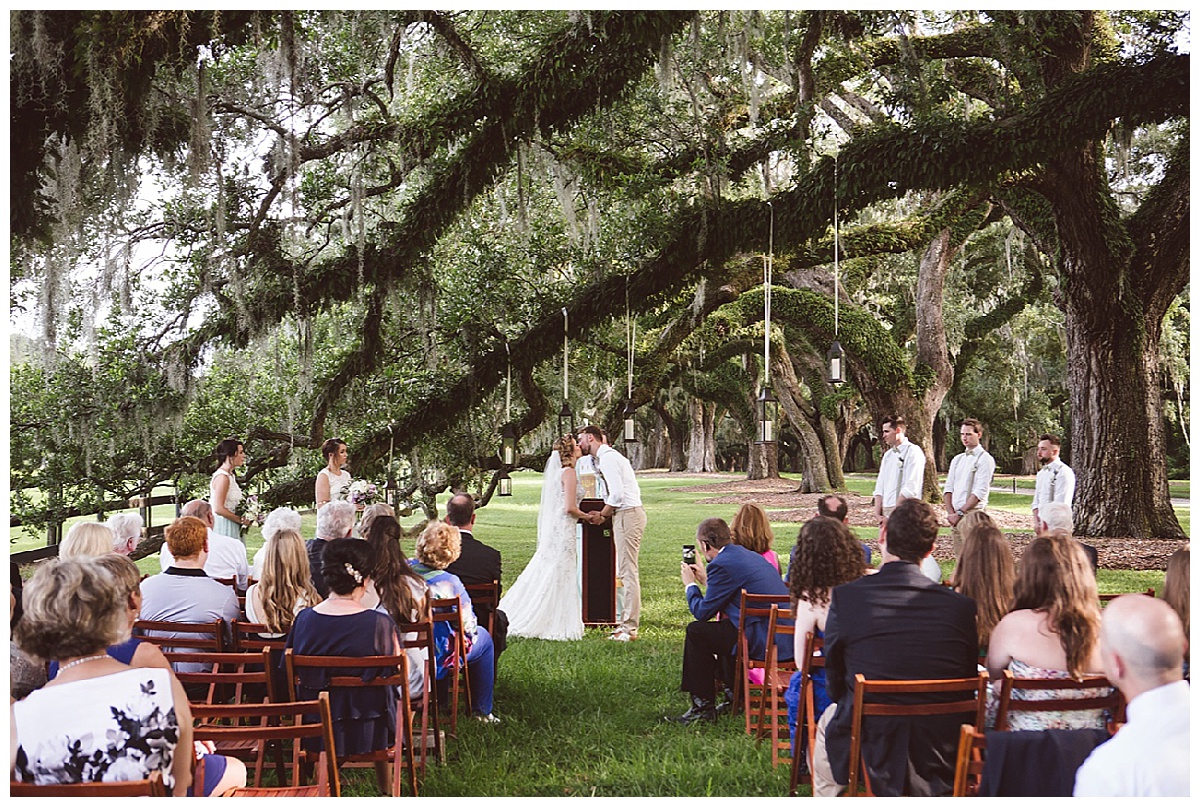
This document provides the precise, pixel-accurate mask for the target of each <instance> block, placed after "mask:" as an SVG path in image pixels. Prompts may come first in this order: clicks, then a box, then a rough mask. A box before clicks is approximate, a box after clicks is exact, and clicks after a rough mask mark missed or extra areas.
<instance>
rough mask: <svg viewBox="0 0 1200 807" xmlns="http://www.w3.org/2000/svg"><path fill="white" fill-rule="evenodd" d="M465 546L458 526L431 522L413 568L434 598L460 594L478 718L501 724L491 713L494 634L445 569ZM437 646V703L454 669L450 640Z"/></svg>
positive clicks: (494, 660) (468, 663) (468, 666)
mask: <svg viewBox="0 0 1200 807" xmlns="http://www.w3.org/2000/svg"><path fill="white" fill-rule="evenodd" d="M461 549H462V539H461V538H460V537H459V534H458V528H457V527H452V526H450V525H449V524H447V523H446V522H444V521H431V522H429V524H428V525H426V527H425V530H424V531H423V532H422V533H421V535H420V537H418V538H417V559H416V560H415V561H413V562H412V567H413V571H415V572H416V573H417V574H419V575H421V577H422V578H424V580H425V582H426V583H428V584H429V591H430V596H431V597H432V598H434V599H438V598H442V599H445V598H450V597H458V598H459V603H460V607H461V609H462V622H463V631H464V632H465V634H466V635H465V636H464V638H465V639H466V643H467V677H468V679H469V681H470V684H471V700H472V701H473V703H472V707H473V708H474V713H475V717H476V718H477V719H479V720H482V721H483V722H485V723H499V722H500V718H498V717H496V716H495V715H494V714H493V713H492V698H493V693H494V688H495V683H496V658H495V653H494V648H493V645H492V637H491V635H490V634H489V633H488V632H487V628H483V627H480V625H479V623H478V621H477V620H476V618H475V610H474V608H472V606H471V596H470V595H469V594H467V590H466V588H464V587H463V584H462V581H461V580H459V579H458V577H456V576H455V575H453V574H451V573H450V572H448V571H446V567H447V566H449V565H450V564H451V563H453V562H454V561H455V559H456V558H457V557H458V553H459V552H460V551H461ZM436 645H437V646H436V647H435V648H434V652H435V654H436V656H437V678H438V687H439V689H438V702H439V703H446V702H447V701H446V699H445V698H442V697H441V696H442V693H443V691H445V689H446V685H447V684H448V683H449V678H448V677H447V674H448V673H450V672H451V670H452V668H451V667H449V666H448V664H449V662H450V657H449V653H450V643H449V642H446V641H444V640H442V639H439V640H438V641H437V643H436Z"/></svg>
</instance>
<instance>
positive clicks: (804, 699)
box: [788, 632, 825, 796]
mask: <svg viewBox="0 0 1200 807" xmlns="http://www.w3.org/2000/svg"><path fill="white" fill-rule="evenodd" d="M824 649H825V641H824V640H823V639H822V638H821V637H819V636H817V635H815V634H813V633H811V632H809V633H806V634H804V653H803V655H802V656H801V657H800V659H799V664H800V676H801V677H800V709H799V711H798V712H797V713H796V738H797V745H799V742H798V740H799V737H800V732H801V731H804V732H805V734H806V736H807V737H808V745H807V750H806V752H805V753H804V754H795V755H794V756H793V757H792V780H791V785H790V787H789V789H788V795H789V796H794V795H796V788H797V786H798V785H799V784H800V783H801V782H803V783H804V784H809V785H811V784H812V769H813V749H814V748H816V744H817V722H818V721H819V720H820V719H821V716H820V715H819V714H817V709H816V697H815V696H814V695H813V682H812V676H813V671H814V670H818V669H821V670H823V669H824V668H825V655H824ZM802 759H805V760H807V761H808V770H809V773H806V774H801V773H800V760H802Z"/></svg>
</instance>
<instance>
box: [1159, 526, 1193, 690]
mask: <svg viewBox="0 0 1200 807" xmlns="http://www.w3.org/2000/svg"><path fill="white" fill-rule="evenodd" d="M1191 567H1192V549H1191V544H1188V545H1187V546H1185V547H1184V548H1183V549H1177V550H1175V552H1174V553H1173V554H1172V555H1171V557H1170V558H1168V559H1167V575H1166V577H1165V578H1164V579H1163V591H1162V597H1163V599H1164V600H1166V602H1167V605H1169V606H1171V607H1172V608H1174V609H1175V613H1176V614H1178V615H1179V621H1180V622H1182V623H1183V635H1184V636H1191V635H1192V619H1191V611H1192V583H1191V575H1192V572H1191ZM1190 661H1191V648H1190V647H1184V649H1183V677H1184V678H1185V679H1186V678H1188V677H1189V675H1190V671H1189V670H1188V667H1189V666H1190Z"/></svg>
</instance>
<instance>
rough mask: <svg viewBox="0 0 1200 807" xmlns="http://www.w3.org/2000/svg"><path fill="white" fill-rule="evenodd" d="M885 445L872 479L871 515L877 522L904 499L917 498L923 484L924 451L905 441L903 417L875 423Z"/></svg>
mask: <svg viewBox="0 0 1200 807" xmlns="http://www.w3.org/2000/svg"><path fill="white" fill-rule="evenodd" d="M879 429H880V433H881V434H882V435H883V444H884V446H886V447H885V448H884V451H883V457H882V458H880V460H879V476H878V477H876V479H875V492H874V493H873V494H872V496H873V497H874V499H875V516H876V518H878V519H879V523H880V524H883V522H884V520H885V519H886V518H887V517H888V515H890V514H891V512H892V510H894V509H895V508H896V506H897V505H899V504H900V503H901V502H902V501H904V500H905V499H918V500H919V499H920V498H921V490H922V488H923V487H924V485H925V451H924V450H923V449H922V448H921V447H920V446H919V445H916V444H914V443H910V442H909V441H908V435H907V431H908V427H907V426H906V425H905V423H904V418H902V417H899V416H896V415H892V416H890V417H886V418H884V419H883V422H882V423H880V426H879Z"/></svg>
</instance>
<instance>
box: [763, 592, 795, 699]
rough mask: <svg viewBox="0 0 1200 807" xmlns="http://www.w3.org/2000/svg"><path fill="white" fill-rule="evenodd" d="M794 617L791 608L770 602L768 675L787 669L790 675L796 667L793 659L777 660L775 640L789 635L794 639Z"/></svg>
mask: <svg viewBox="0 0 1200 807" xmlns="http://www.w3.org/2000/svg"><path fill="white" fill-rule="evenodd" d="M795 617H796V615H795V613H793V611H792V609H791V608H784V607H782V606H780V605H779V603H771V612H770V616H769V617H768V620H767V661H766V668H767V670H768V673H767V675H768V676H770V675H771V673H772V672H775V671H780V670H783V671H789V677H790V671H792V670H795V669H796V663H795V660H794V659H793V660H792V661H784V662H780V661H779V644H778V641H777V640H778V638H779V637H780V636H791V637H792V641H793V642H794V641H795V636H796V623H795V622H794V621H793V620H795ZM787 683H788V682H787V681H784V682H783V685H784V686H787Z"/></svg>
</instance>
